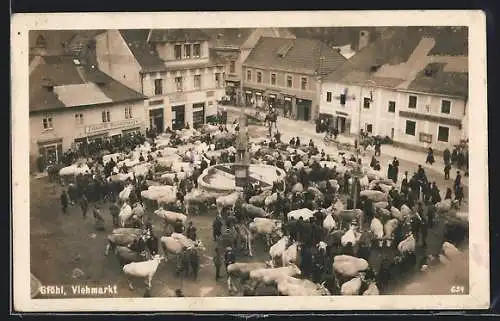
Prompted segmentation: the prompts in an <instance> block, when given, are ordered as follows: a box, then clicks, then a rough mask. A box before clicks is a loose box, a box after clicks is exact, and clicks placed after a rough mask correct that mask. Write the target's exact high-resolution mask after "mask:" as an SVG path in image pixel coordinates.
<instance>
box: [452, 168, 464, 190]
mask: <svg viewBox="0 0 500 321" xmlns="http://www.w3.org/2000/svg"><path fill="white" fill-rule="evenodd" d="M461 183H462V175H460V171H457V176H456V177H455V183H454V188H455V193H456V190H457V187H458V186H459V185H460V184H461Z"/></svg>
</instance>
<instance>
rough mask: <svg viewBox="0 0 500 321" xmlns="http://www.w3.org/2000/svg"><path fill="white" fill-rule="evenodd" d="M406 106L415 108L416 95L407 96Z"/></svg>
mask: <svg viewBox="0 0 500 321" xmlns="http://www.w3.org/2000/svg"><path fill="white" fill-rule="evenodd" d="M408 108H417V96H410V97H408Z"/></svg>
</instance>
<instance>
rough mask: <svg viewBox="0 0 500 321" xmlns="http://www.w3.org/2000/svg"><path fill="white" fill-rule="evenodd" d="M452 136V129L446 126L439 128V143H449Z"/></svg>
mask: <svg viewBox="0 0 500 321" xmlns="http://www.w3.org/2000/svg"><path fill="white" fill-rule="evenodd" d="M449 136H450V128H449V127H444V126H438V138H437V139H438V141H440V142H445V143H447V142H448V139H449Z"/></svg>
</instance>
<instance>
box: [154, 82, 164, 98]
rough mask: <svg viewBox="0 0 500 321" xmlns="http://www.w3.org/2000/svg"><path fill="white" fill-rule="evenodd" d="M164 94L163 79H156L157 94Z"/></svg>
mask: <svg viewBox="0 0 500 321" xmlns="http://www.w3.org/2000/svg"><path fill="white" fill-rule="evenodd" d="M159 95H163V81H162V79H155V96H159Z"/></svg>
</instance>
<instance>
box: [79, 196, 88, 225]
mask: <svg viewBox="0 0 500 321" xmlns="http://www.w3.org/2000/svg"><path fill="white" fill-rule="evenodd" d="M80 208H81V209H82V216H83V218H84V219H85V218H86V217H87V211H88V209H89V201H88V200H87V196H85V194H83V195H82V197H81V198H80Z"/></svg>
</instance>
